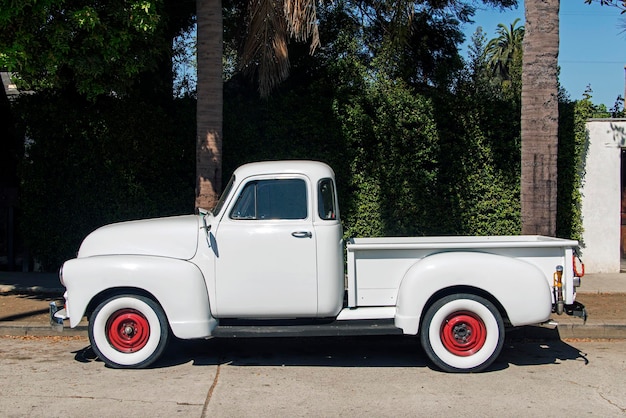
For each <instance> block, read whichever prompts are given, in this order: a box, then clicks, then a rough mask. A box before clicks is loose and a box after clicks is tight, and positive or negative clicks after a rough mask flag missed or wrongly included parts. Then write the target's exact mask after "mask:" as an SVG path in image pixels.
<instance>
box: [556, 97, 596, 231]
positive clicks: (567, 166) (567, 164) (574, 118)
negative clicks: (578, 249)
mask: <svg viewBox="0 0 626 418" xmlns="http://www.w3.org/2000/svg"><path fill="white" fill-rule="evenodd" d="M596 108H597V107H596V106H595V105H594V104H593V103H592V102H591V96H589V95H586V96H585V98H583V99H582V100H579V101H576V102H570V101H562V102H561V103H560V105H559V156H558V172H559V177H558V202H557V214H558V216H557V236H560V237H564V238H572V239H576V240H579V241H581V242H582V238H583V236H582V234H583V225H582V207H581V205H582V196H581V193H580V189H581V187H582V182H583V179H584V177H585V161H586V157H587V151H588V145H589V140H588V132H587V125H586V123H587V120H588V119H589V118H591V117H592V116H593V114H594V112H595V111H596Z"/></svg>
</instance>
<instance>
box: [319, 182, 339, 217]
mask: <svg viewBox="0 0 626 418" xmlns="http://www.w3.org/2000/svg"><path fill="white" fill-rule="evenodd" d="M317 201H318V213H319V215H320V218H321V219H324V220H332V219H337V211H336V209H335V186H334V184H333V180H332V179H322V180H320V182H319V187H318V196H317Z"/></svg>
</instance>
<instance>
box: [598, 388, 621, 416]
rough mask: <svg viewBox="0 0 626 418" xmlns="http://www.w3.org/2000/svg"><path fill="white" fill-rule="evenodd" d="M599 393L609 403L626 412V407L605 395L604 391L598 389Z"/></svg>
mask: <svg viewBox="0 0 626 418" xmlns="http://www.w3.org/2000/svg"><path fill="white" fill-rule="evenodd" d="M598 395H600V397H601V398H602V399H604V400H605V401H606V402H607V403H608V404H609V405H611V406H614V407H616V408H617V409H619V410H620V411H622V412H626V408H622V407H621V406H619V405H618V404H616V403H615V402H613V401H612V400H610V399H609V398H607V397H605V396H604V394H603V393H602V392H600V391H598Z"/></svg>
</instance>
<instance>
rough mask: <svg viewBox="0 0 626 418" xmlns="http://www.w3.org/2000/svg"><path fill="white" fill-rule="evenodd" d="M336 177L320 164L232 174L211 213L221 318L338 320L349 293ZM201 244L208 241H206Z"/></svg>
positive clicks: (262, 166) (255, 167)
mask: <svg viewBox="0 0 626 418" xmlns="http://www.w3.org/2000/svg"><path fill="white" fill-rule="evenodd" d="M334 177H335V176H334V173H333V172H332V170H331V169H330V167H328V166H327V165H326V164H322V163H317V162H310V161H307V162H304V161H301V162H297V163H293V162H282V163H278V164H277V163H276V162H272V163H257V164H249V165H244V166H242V167H240V168H239V169H237V170H236V171H235V173H234V174H233V176H232V178H231V179H230V182H229V183H228V186H227V187H226V189H225V191H224V193H223V195H222V200H220V201H219V203H218V205H217V206H216V208H215V210H214V211H213V212H212V213H209V214H207V215H206V216H207V217H208V219H207V222H208V225H209V227H210V230H208V231H205V232H206V233H207V234H208V248H207V246H206V245H204V246H203V245H202V243H200V244H199V247H204V248H202V249H201V250H200V251H199V253H200V254H201V253H203V252H209V257H211V258H213V260H214V262H215V268H214V271H215V273H214V276H213V278H209V275H207V278H208V280H209V281H214V283H211V284H210V285H214V288H215V294H216V295H217V298H216V300H215V308H214V314H215V316H216V317H218V318H228V317H234V318H296V317H299V318H303V317H332V316H336V315H337V314H338V313H339V311H340V310H341V308H342V301H343V294H344V273H343V250H342V248H343V245H342V242H343V241H342V236H343V231H342V226H341V219H340V216H339V208H338V202H337V194H336V193H335V180H334ZM201 240H203V237H201Z"/></svg>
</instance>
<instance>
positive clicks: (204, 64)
mask: <svg viewBox="0 0 626 418" xmlns="http://www.w3.org/2000/svg"><path fill="white" fill-rule="evenodd" d="M196 14H197V21H198V34H197V36H198V47H197V48H198V52H197V54H198V58H197V59H198V84H197V89H198V102H197V110H196V118H197V120H196V126H197V133H196V208H205V209H211V208H213V207H214V206H215V204H216V203H217V199H218V196H219V194H220V192H221V187H222V116H223V101H224V99H223V81H222V51H223V45H222V39H223V22H222V1H221V0H197V1H196Z"/></svg>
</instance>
